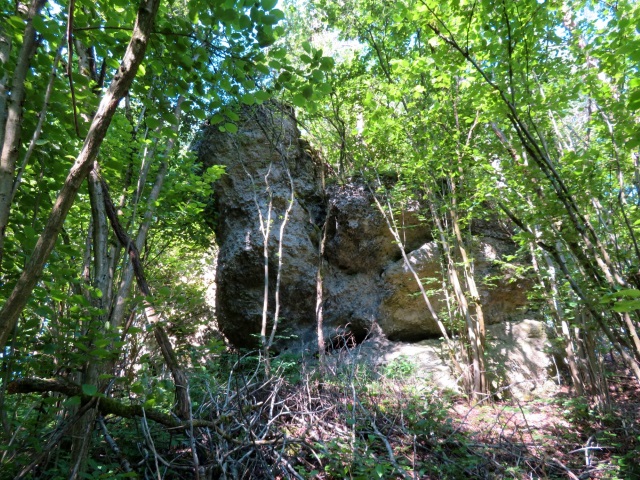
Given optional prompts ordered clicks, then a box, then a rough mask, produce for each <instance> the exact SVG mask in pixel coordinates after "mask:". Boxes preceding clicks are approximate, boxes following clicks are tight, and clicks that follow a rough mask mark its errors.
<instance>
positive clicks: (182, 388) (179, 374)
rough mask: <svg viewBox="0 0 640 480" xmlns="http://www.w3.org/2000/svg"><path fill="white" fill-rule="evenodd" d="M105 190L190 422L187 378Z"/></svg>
mask: <svg viewBox="0 0 640 480" xmlns="http://www.w3.org/2000/svg"><path fill="white" fill-rule="evenodd" d="M91 174H92V175H96V173H95V172H92V173H91ZM101 184H102V190H103V192H104V201H105V209H106V211H107V217H108V218H109V221H110V222H111V228H113V231H114V233H115V234H116V237H117V238H118V241H119V242H120V243H121V244H122V246H123V247H124V248H126V249H127V252H128V253H129V258H130V259H131V265H132V266H133V271H134V273H135V276H136V281H137V283H138V288H139V289H140V292H141V293H142V295H143V297H144V313H145V316H146V317H147V321H148V322H149V323H150V324H151V325H153V334H154V336H155V338H156V342H157V344H158V347H160V351H161V352H162V357H163V358H164V361H165V363H166V365H167V367H168V368H169V370H170V371H171V376H172V377H173V383H174V384H175V388H176V391H175V395H176V408H175V412H176V415H177V416H178V417H179V418H182V419H184V418H189V412H190V411H191V409H190V401H189V388H188V381H187V376H186V375H185V373H184V372H183V371H182V369H181V368H180V364H179V363H178V359H177V357H176V354H175V352H174V350H173V346H172V345H171V340H170V339H169V336H168V335H167V333H166V332H165V330H164V328H162V324H161V323H160V318H159V315H158V313H157V312H156V310H155V308H154V306H153V305H152V304H151V301H150V299H151V290H150V289H149V284H148V283H147V280H146V278H145V275H144V270H143V268H142V263H141V262H140V253H139V252H138V249H137V248H136V245H135V244H134V243H133V241H131V239H130V238H129V236H128V235H127V233H126V232H125V231H124V229H123V228H122V225H120V221H119V220H118V215H117V213H116V209H115V207H114V205H113V202H112V201H111V197H110V196H109V190H108V188H107V185H106V183H104V180H101Z"/></svg>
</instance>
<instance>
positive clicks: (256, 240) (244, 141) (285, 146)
mask: <svg viewBox="0 0 640 480" xmlns="http://www.w3.org/2000/svg"><path fill="white" fill-rule="evenodd" d="M273 110H274V109H273V107H271V108H265V107H259V108H254V109H247V110H246V111H245V114H244V116H243V122H242V123H241V124H240V125H239V132H238V133H237V134H236V135H229V134H226V133H222V132H220V131H219V130H218V128H217V127H215V126H212V127H209V128H207V129H206V131H205V132H204V133H203V135H202V138H201V140H200V141H199V143H198V146H197V151H198V155H199V158H200V160H201V161H202V162H203V164H204V165H205V166H208V165H214V164H217V165H224V166H225V167H226V174H225V175H224V176H223V177H222V178H221V179H220V180H219V181H218V182H217V183H216V185H215V211H216V215H217V218H216V237H217V242H218V245H219V249H220V250H219V256H218V265H217V279H216V282H217V293H216V311H217V317H218V323H219V326H220V329H221V330H222V332H223V333H224V334H225V335H226V336H227V338H228V339H229V340H230V341H231V342H232V343H233V344H235V345H237V346H255V345H256V344H257V341H258V333H259V332H260V324H261V318H262V309H263V300H264V285H265V265H264V245H263V239H264V236H263V234H264V232H265V231H266V227H267V226H268V227H269V241H268V248H267V250H268V282H269V319H270V322H272V321H273V316H274V308H275V300H276V299H275V295H274V294H275V285H276V275H277V271H278V261H279V256H278V242H279V240H280V230H281V225H282V222H283V220H284V218H285V214H286V212H287V209H288V206H289V202H290V199H291V188H292V187H293V192H294V195H293V203H292V204H291V209H290V213H289V214H288V216H287V222H286V225H285V228H284V236H283V238H282V243H283V254H282V258H281V261H282V270H281V273H282V277H281V285H280V290H281V292H280V305H281V310H280V315H279V321H280V323H279V326H278V334H279V335H281V336H283V337H287V338H288V340H286V341H283V342H282V343H283V344H284V343H287V344H288V345H289V346H292V345H296V344H297V345H301V346H302V345H305V346H311V345H313V344H314V342H315V336H316V335H315V328H316V327H315V300H316V278H315V277H316V272H317V267H318V263H319V262H318V260H319V254H318V252H319V250H318V247H319V241H320V237H321V229H322V227H323V225H324V224H325V221H326V225H327V227H326V228H327V241H326V247H325V258H324V260H325V270H324V297H325V324H324V325H325V330H326V336H327V337H329V338H331V336H332V335H335V334H336V332H339V331H344V329H346V330H347V331H349V332H351V333H352V334H353V335H354V336H355V337H356V339H361V338H364V337H365V336H366V334H367V333H368V332H369V331H370V330H372V328H373V326H374V325H376V324H377V325H379V327H380V329H381V330H382V332H384V333H385V334H386V336H388V337H389V338H390V339H392V340H402V341H418V340H422V339H425V338H429V337H434V336H437V335H438V333H439V331H438V328H437V326H436V324H435V322H434V321H433V319H432V318H431V317H430V315H429V313H428V310H427V309H426V308H425V305H424V303H423V301H422V299H421V298H420V297H419V296H417V295H415V294H416V292H417V291H418V289H417V286H416V284H415V280H414V279H413V277H412V276H411V274H410V273H409V272H408V270H407V268H406V266H405V265H404V263H403V260H402V257H401V253H400V251H399V250H398V247H397V246H396V245H395V243H394V242H393V239H392V236H391V234H390V233H389V231H388V228H387V225H386V223H385V221H384V219H383V218H382V216H381V215H380V213H379V212H378V211H377V209H376V208H375V205H373V201H372V198H371V195H370V193H369V192H368V190H367V189H366V188H365V186H364V185H361V184H357V183H354V184H349V185H338V184H337V183H335V182H334V183H333V184H332V185H331V186H327V187H325V179H324V169H323V165H322V163H321V162H320V161H318V160H317V159H316V158H314V156H313V155H312V154H311V153H310V152H309V149H308V146H307V144H306V143H305V142H304V141H302V140H301V139H300V132H299V130H298V128H297V126H296V123H295V120H294V119H293V118H292V116H291V114H290V112H288V111H287V110H286V109H284V111H281V112H279V113H273ZM416 208H419V206H417V207H416ZM403 224H404V225H405V227H406V228H405V229H404V231H403V232H402V234H403V236H404V238H405V245H406V246H407V250H408V253H409V258H410V260H411V262H412V263H413V266H414V268H415V269H416V271H417V272H418V274H419V275H420V277H421V278H430V279H432V280H431V281H430V282H429V283H428V285H427V288H428V289H431V290H434V291H436V290H439V289H440V288H441V281H442V280H441V278H442V274H441V269H440V252H439V251H438V244H437V243H436V242H435V241H434V240H433V236H432V233H431V226H429V225H428V224H426V223H425V222H421V221H419V220H418V219H417V216H416V215H415V212H413V213H412V212H406V214H405V217H404V218H403ZM261 225H262V227H261ZM472 233H473V234H474V245H473V252H472V254H473V257H474V258H475V261H476V264H475V271H476V275H477V277H478V278H477V281H478V283H479V284H481V285H482V284H483V279H487V278H489V277H500V278H502V280H499V281H498V282H497V283H495V282H494V284H493V286H486V285H485V286H483V287H482V289H481V292H480V294H481V297H482V298H481V301H482V304H483V307H484V311H485V317H486V319H487V321H488V323H490V324H491V323H497V322H501V321H504V320H509V319H518V318H521V317H522V310H523V309H524V308H526V304H527V300H526V293H527V285H526V284H524V283H523V282H522V281H513V282H509V281H507V280H505V274H504V272H503V271H501V270H500V267H499V266H498V263H497V261H498V260H500V259H501V258H503V257H504V255H506V254H510V253H513V252H514V250H515V244H514V243H513V242H512V241H511V240H510V232H509V231H508V229H506V228H505V227H503V226H500V225H499V224H498V223H496V222H475V223H474V224H472ZM432 301H433V302H434V304H435V306H436V309H441V308H444V305H445V303H444V297H443V295H442V294H440V293H437V292H435V293H433V296H432Z"/></svg>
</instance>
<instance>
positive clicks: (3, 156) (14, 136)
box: [0, 0, 46, 347]
mask: <svg viewBox="0 0 640 480" xmlns="http://www.w3.org/2000/svg"><path fill="white" fill-rule="evenodd" d="M45 3H46V1H45V0H32V2H31V6H30V7H29V12H28V14H27V18H26V21H27V24H26V26H25V29H24V35H23V42H22V47H21V48H20V53H19V55H18V60H17V64H16V68H15V71H14V73H13V79H12V81H11V95H10V96H9V97H8V98H7V107H6V120H5V123H4V137H3V143H2V144H1V145H0V147H1V149H2V150H1V153H0V272H1V271H2V259H3V257H4V239H5V235H6V230H7V224H8V222H9V212H10V210H11V199H12V198H13V195H12V191H13V175H14V172H15V169H16V162H17V161H18V155H19V154H20V137H21V135H22V117H23V113H24V111H23V103H24V98H25V95H26V79H27V73H28V72H29V66H30V65H31V59H32V58H33V55H34V53H35V51H36V29H35V27H34V26H33V19H34V18H35V17H36V16H38V15H39V14H40V10H42V7H43V6H44V4H45ZM5 98H6V96H5ZM0 113H1V112H0ZM9 330H11V329H9ZM5 341H6V340H5ZM2 346H4V342H2V332H0V347H2Z"/></svg>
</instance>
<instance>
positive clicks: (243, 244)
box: [197, 107, 325, 347]
mask: <svg viewBox="0 0 640 480" xmlns="http://www.w3.org/2000/svg"><path fill="white" fill-rule="evenodd" d="M290 113H291V112H289V111H287V110H286V109H282V110H280V111H276V112H275V113H274V109H273V108H264V107H263V108H255V109H246V110H245V111H244V115H243V116H242V123H241V124H240V125H239V132H238V133H237V134H235V135H230V134H228V133H223V132H220V131H219V129H218V128H217V127H215V126H211V127H209V128H207V129H206V130H205V131H204V132H203V133H202V137H201V139H200V140H199V142H198V145H197V151H198V155H199V158H200V161H201V162H202V163H203V164H204V166H205V167H208V166H211V165H223V166H225V167H226V173H225V174H224V175H223V176H222V177H221V178H220V180H218V181H217V182H216V184H215V212H216V219H215V233H216V241H217V243H218V246H219V253H218V258H217V269H216V283H217V286H216V314H217V317H218V325H219V328H220V330H221V331H222V332H223V333H224V335H225V336H226V337H227V338H228V339H229V341H230V342H231V343H233V344H235V345H236V346H240V347H251V346H255V345H257V343H258V334H259V333H260V330H261V324H262V318H263V313H262V312H263V304H264V285H265V278H266V277H265V248H264V234H265V232H266V231H267V229H268V244H267V254H266V257H267V259H268V284H269V289H268V291H269V297H268V321H269V322H270V324H271V322H273V317H274V312H275V305H276V299H275V287H276V280H277V272H278V265H279V262H280V260H281V262H282V267H281V269H280V271H281V274H282V277H281V279H280V296H279V303H280V306H281V308H280V312H279V319H280V320H281V323H280V326H279V328H278V331H279V333H280V335H287V334H295V335H301V334H307V335H308V334H310V333H311V332H312V331H313V324H314V322H315V274H316V265H317V264H318V240H319V238H318V231H319V226H318V225H319V224H321V223H322V221H323V220H324V205H325V200H324V193H323V184H322V178H323V177H322V164H321V163H319V162H317V161H315V160H314V159H313V158H312V156H311V155H310V153H309V150H308V147H307V146H306V144H305V143H304V142H302V141H301V140H300V132H299V131H298V128H297V126H296V123H295V120H293V119H292V118H291V117H290ZM292 187H293V191H294V198H293V204H292V205H291V209H290V212H289V214H288V218H287V222H286V224H285V229H284V235H283V238H282V251H283V255H282V258H281V259H280V258H279V257H278V249H279V241H280V230H281V226H282V223H283V221H284V218H285V215H286V212H287V209H288V207H289V203H290V201H291V193H292ZM269 332H270V330H269Z"/></svg>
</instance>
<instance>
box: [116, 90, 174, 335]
mask: <svg viewBox="0 0 640 480" xmlns="http://www.w3.org/2000/svg"><path fill="white" fill-rule="evenodd" d="M183 102H184V97H183V96H182V95H180V97H178V101H177V102H176V106H175V109H174V114H175V116H176V118H177V120H178V123H176V125H175V127H174V128H173V130H174V131H175V132H176V134H177V133H178V132H177V130H178V124H179V122H180V117H181V115H182V104H183ZM176 136H177V135H176ZM175 138H176V137H172V138H170V139H169V141H168V142H167V145H166V148H165V150H164V154H163V157H164V160H163V161H162V162H161V163H160V167H159V169H158V173H157V174H156V179H155V181H154V184H153V187H152V188H151V192H150V193H149V197H148V198H147V207H146V210H145V212H144V217H143V219H142V223H141V224H140V227H139V228H138V234H137V235H136V242H135V245H136V248H137V249H138V251H141V250H142V247H143V246H144V244H145V242H146V241H147V235H148V233H149V228H150V227H151V221H152V219H153V214H154V213H155V211H156V206H155V205H156V202H157V200H158V197H159V196H160V192H161V191H162V186H163V184H164V179H165V177H166V175H167V171H168V168H169V165H168V160H169V158H170V157H171V154H172V153H173V149H174V147H175ZM155 152H156V149H155V148H154V149H153V150H152V151H148V150H147V151H146V153H147V154H150V155H152V156H155V155H154V154H155ZM151 163H152V158H147V155H145V157H144V158H143V164H142V167H141V178H142V177H143V175H144V178H145V179H146V177H147V175H148V170H149V165H150V164H151ZM142 185H144V181H143V180H141V181H140V183H139V185H138V190H139V193H137V194H136V197H135V199H134V207H133V210H134V215H135V212H136V211H137V205H138V202H139V200H140V197H141V196H142V188H141V186H142ZM122 204H123V201H121V202H120V205H122ZM133 276H134V271H133V264H132V263H131V262H130V261H128V262H127V264H126V267H125V268H124V272H123V274H122V278H121V280H120V285H119V288H118V293H117V295H116V297H115V299H114V300H113V308H112V310H111V315H110V317H109V323H110V325H111V328H118V327H120V325H122V320H123V319H124V315H125V310H126V305H127V298H128V297H129V291H130V290H131V284H132V282H133Z"/></svg>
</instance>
